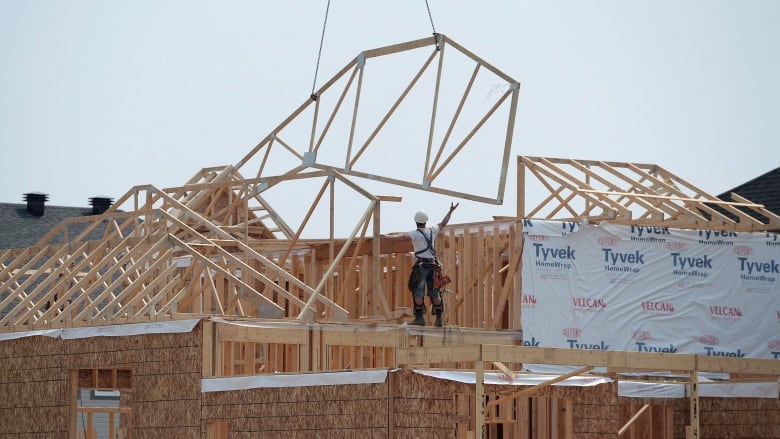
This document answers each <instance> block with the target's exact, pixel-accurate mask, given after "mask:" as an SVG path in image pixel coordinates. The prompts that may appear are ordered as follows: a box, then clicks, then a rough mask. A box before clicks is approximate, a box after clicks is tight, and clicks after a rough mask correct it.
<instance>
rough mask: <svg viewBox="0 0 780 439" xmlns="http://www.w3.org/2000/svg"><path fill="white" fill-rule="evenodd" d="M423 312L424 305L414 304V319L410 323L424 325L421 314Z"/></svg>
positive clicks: (423, 318)
mask: <svg viewBox="0 0 780 439" xmlns="http://www.w3.org/2000/svg"><path fill="white" fill-rule="evenodd" d="M424 314H425V306H424V305H418V304H416V303H415V304H414V320H412V325H417V326H425V317H423V315H424Z"/></svg>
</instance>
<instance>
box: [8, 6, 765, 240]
mask: <svg viewBox="0 0 780 439" xmlns="http://www.w3.org/2000/svg"><path fill="white" fill-rule="evenodd" d="M326 4H327V2H326V1H325V0H318V1H200V0H187V1H184V0H182V1H169V0H154V1H146V0H135V1H127V2H113V1H104V0H95V1H92V0H72V1H39V0H0V60H2V68H0V148H1V149H2V155H1V156H0V157H1V160H0V172H1V174H0V175H2V184H0V202H18V203H21V202H22V194H23V193H26V192H30V191H39V192H45V193H47V194H49V197H50V200H49V203H50V204H54V205H67V206H87V204H88V201H87V200H88V198H90V197H93V196H96V195H108V196H110V197H112V198H119V197H120V196H122V195H123V194H125V193H126V192H127V191H128V190H130V189H131V188H132V187H133V186H135V185H141V184H148V183H151V184H154V185H156V186H158V187H170V186H179V185H182V184H184V183H185V182H186V181H187V180H188V179H189V178H190V177H192V176H193V175H194V174H195V173H196V172H198V171H199V170H200V169H201V168H204V167H210V166H219V165H231V164H235V163H237V162H238V161H239V160H241V158H243V157H244V156H245V155H246V154H247V153H248V152H249V151H250V150H251V149H252V148H253V147H254V146H255V145H256V144H257V142H258V141H260V140H261V139H262V138H263V137H265V136H266V135H267V134H268V133H269V132H270V131H271V130H272V129H273V128H274V127H275V126H276V125H278V124H279V123H280V122H281V121H282V120H284V119H285V118H286V117H287V116H288V115H289V114H290V113H291V112H292V111H293V110H294V109H295V108H297V107H298V106H299V105H300V104H301V103H302V102H304V101H305V99H306V97H307V96H308V95H309V94H310V92H311V88H312V82H313V75H314V69H315V63H316V58H317V49H318V47H319V43H320V36H321V32H322V24H323V23H322V22H323V18H324V12H325V6H326ZM429 4H430V9H431V13H432V17H433V23H434V25H435V28H436V31H437V32H440V33H443V34H446V35H447V36H448V37H450V38H452V39H454V40H455V41H457V42H458V43H460V44H462V45H463V46H465V47H466V48H468V49H469V50H471V51H473V52H474V53H476V54H478V55H479V56H481V57H482V58H484V59H485V60H487V61H488V62H490V63H492V64H493V65H495V66H496V67H498V68H499V69H501V70H502V71H504V72H506V73H507V74H508V75H510V76H512V77H513V78H515V79H517V80H518V81H520V82H521V84H522V87H521V92H520V100H519V104H518V114H517V122H516V127H515V135H514V143H513V149H512V154H511V157H512V160H511V162H510V168H509V173H510V176H509V183H508V186H507V192H506V194H505V199H506V202H505V203H504V205H502V206H495V205H481V204H478V203H473V202H468V203H464V204H463V206H462V208H461V209H459V210H458V211H457V212H456V215H455V217H454V218H453V222H465V221H477V220H488V219H490V217H491V216H492V215H512V214H513V213H514V212H515V208H516V206H515V203H514V199H515V195H516V190H515V187H514V184H515V183H514V175H515V172H516V166H515V161H514V157H516V156H518V155H531V156H544V157H566V158H577V159H593V160H607V161H625V162H640V163H657V164H659V165H661V166H663V167H665V168H667V169H669V170H671V171H672V172H674V173H676V174H678V175H679V176H681V177H683V178H685V179H687V180H688V181H691V182H693V183H694V184H696V185H698V186H699V187H700V188H702V189H704V190H705V191H708V192H710V193H712V194H715V195H717V194H719V193H721V192H723V191H725V190H727V189H730V188H732V187H734V186H736V185H738V184H740V183H743V182H745V181H748V180H750V179H752V178H754V177H757V176H759V175H761V174H763V173H765V172H767V171H769V170H771V169H774V168H776V167H778V166H780V148H778V146H779V145H778V141H780V123H778V122H779V121H780V118H779V117H778V116H780V80H779V79H778V78H780V63H779V62H778V56H777V54H778V52H779V51H780V26H778V25H777V23H780V2H777V1H741V2H737V1H690V0H683V1H631V2H627V1H599V0H594V1H588V2H583V1H538V2H537V1H492V2H476V1H473V0H471V1H453V0H448V1H444V0H429ZM431 32H432V28H431V22H430V20H429V17H428V12H427V10H426V5H425V1H424V0H414V1H412V0H395V1H358V0H352V1H347V0H332V2H331V7H330V13H329V18H328V27H327V31H326V34H325V42H324V47H323V51H322V60H321V65H320V70H319V79H318V85H321V84H322V83H323V82H324V81H326V80H327V79H328V78H330V77H332V76H333V75H334V74H335V73H336V72H337V71H338V70H339V69H340V68H341V67H343V66H344V65H345V64H346V63H347V62H348V61H349V60H350V59H352V58H354V57H355V56H356V55H357V54H358V53H359V52H361V51H362V50H365V49H371V48H376V47H381V46H385V45H389V44H394V43H399V42H404V41H408V40H414V39H418V38H423V37H426V36H430V35H431ZM487 98H488V96H487V95H485V99H487ZM421 114H422V115H424V116H425V117H428V116H430V107H426V108H424V109H421ZM380 116H381V115H380ZM394 141H397V142H398V143H399V144H404V143H406V142H407V139H404V138H403V136H402V135H399V137H397V138H396V140H394ZM485 159H486V160H488V161H491V162H495V161H500V157H497V158H491V157H486V158H485ZM459 172H461V173H462V175H463V178H464V180H467V181H475V182H477V181H480V180H482V179H483V177H484V176H481V175H479V174H478V173H476V175H475V172H473V168H470V167H468V166H464V167H463V168H461V169H460V170H459ZM385 175H390V176H392V170H387V171H386V172H385ZM487 180H490V179H487ZM490 191H493V192H494V191H495V189H490V190H488V193H490ZM383 193H385V194H392V195H402V196H404V197H405V198H404V200H405V201H404V203H402V204H401V205H400V206H398V207H396V208H394V209H395V210H393V209H388V210H383V212H384V214H385V215H387V216H388V218H384V217H383V232H384V231H391V230H402V229H405V228H408V226H410V225H412V224H411V221H410V217H411V215H412V214H413V212H414V211H415V210H417V209H419V208H421V207H423V208H425V209H426V210H429V211H430V213H431V216H432V217H433V219H435V220H438V218H439V217H440V216H441V214H443V213H444V212H445V211H446V208H447V207H448V205H449V202H450V201H457V200H453V199H451V198H447V197H443V198H439V199H436V200H433V201H432V200H429V199H425V201H424V202H423V201H420V200H421V199H417V198H415V195H412V194H409V193H408V192H407V190H406V189H404V190H384V191H383ZM421 203H425V205H424V206H420V204H421ZM383 209H384V207H383Z"/></svg>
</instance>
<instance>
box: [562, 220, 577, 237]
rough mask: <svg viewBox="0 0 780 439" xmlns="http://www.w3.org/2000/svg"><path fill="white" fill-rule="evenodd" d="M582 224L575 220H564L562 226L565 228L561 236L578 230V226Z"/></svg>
mask: <svg viewBox="0 0 780 439" xmlns="http://www.w3.org/2000/svg"><path fill="white" fill-rule="evenodd" d="M579 225H580V224H579V223H577V222H574V221H564V222H562V223H561V228H563V232H561V236H564V235H568V234H569V233H571V232H573V231H575V230H577V228H578V226H579Z"/></svg>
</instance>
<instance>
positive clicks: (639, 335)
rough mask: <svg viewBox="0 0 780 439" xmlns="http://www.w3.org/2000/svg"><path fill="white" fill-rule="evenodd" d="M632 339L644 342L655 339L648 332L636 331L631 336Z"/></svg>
mask: <svg viewBox="0 0 780 439" xmlns="http://www.w3.org/2000/svg"><path fill="white" fill-rule="evenodd" d="M631 338H633V339H634V340H639V341H644V340H651V339H652V338H653V335H652V334H650V333H649V332H647V331H634V333H633V334H631Z"/></svg>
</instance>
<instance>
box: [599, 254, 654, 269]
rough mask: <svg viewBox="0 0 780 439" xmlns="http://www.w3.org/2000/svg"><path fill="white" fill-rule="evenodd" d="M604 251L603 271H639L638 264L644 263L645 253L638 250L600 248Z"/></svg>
mask: <svg viewBox="0 0 780 439" xmlns="http://www.w3.org/2000/svg"><path fill="white" fill-rule="evenodd" d="M601 251H602V253H604V271H608V272H615V271H617V272H624V273H639V270H640V269H641V267H640V266H642V265H644V264H645V254H644V253H639V250H634V251H633V252H628V253H624V252H616V251H613V250H612V249H610V248H602V249H601Z"/></svg>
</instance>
